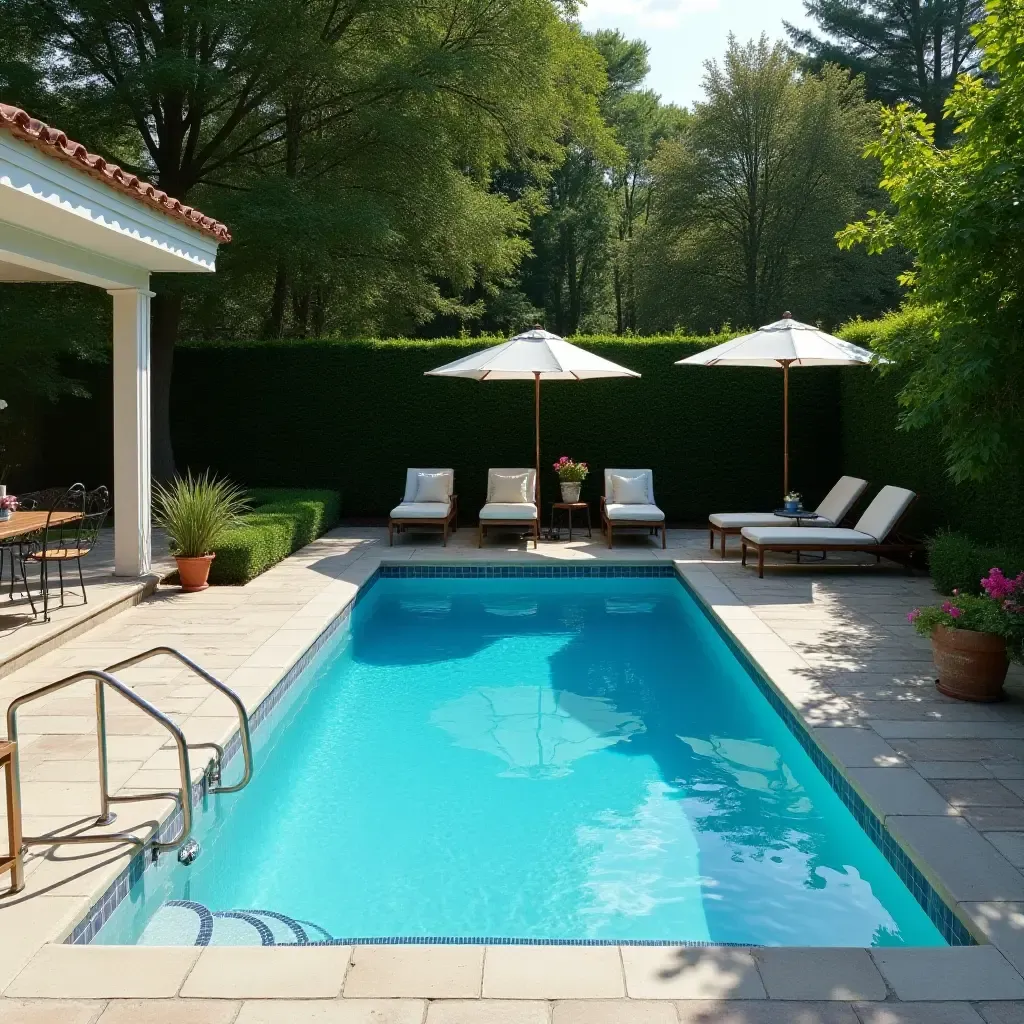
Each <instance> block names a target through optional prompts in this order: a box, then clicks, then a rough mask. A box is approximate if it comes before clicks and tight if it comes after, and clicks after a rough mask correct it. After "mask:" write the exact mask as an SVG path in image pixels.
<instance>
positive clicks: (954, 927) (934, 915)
mask: <svg viewBox="0 0 1024 1024" xmlns="http://www.w3.org/2000/svg"><path fill="white" fill-rule="evenodd" d="M676 575H677V576H678V578H679V582H680V583H681V584H682V585H683V586H684V587H685V588H686V591H687V593H689V594H690V595H691V597H693V599H694V601H696V603H697V606H698V607H699V608H700V609H701V611H702V612H703V613H704V615H705V617H706V618H707V619H708V621H710V622H711V624H712V625H713V626H714V627H715V630H716V631H717V633H718V635H719V636H720V637H721V638H722V639H723V640H724V641H725V642H726V644H727V645H728V646H729V649H730V650H731V651H732V653H733V655H734V656H735V657H736V658H737V659H738V660H739V662H740V664H741V665H743V667H744V668H745V669H746V672H747V674H748V675H749V676H750V678H751V679H752V680H753V681H754V685H755V686H757V688H758V689H759V690H760V691H761V693H762V694H763V695H764V697H765V699H766V700H767V701H768V703H769V704H770V705H771V706H772V710H773V711H774V712H775V713H776V714H777V715H778V716H779V718H781V719H782V721H783V723H784V724H785V725H786V728H787V729H789V731H790V732H791V733H792V734H793V736H794V737H795V738H796V740H797V742H798V743H799V744H800V746H802V747H803V748H804V750H805V751H806V753H807V755H808V756H809V757H810V759H811V760H812V761H813V762H814V766H815V768H817V769H818V771H819V772H821V774H822V775H824V777H825V780H826V782H828V784H829V785H830V786H831V787H832V790H833V791H834V792H835V794H836V795H837V796H838V797H839V799H840V800H842V802H843V803H844V804H845V805H846V808H847V810H848V811H850V813H851V814H852V815H853V817H854V820H855V821H856V822H857V824H858V825H859V826H860V827H861V829H862V830H863V831H864V832H866V833H867V835H868V838H869V839H870V840H871V841H872V842H873V843H874V844H875V846H876V847H877V848H878V849H879V850H880V851H881V853H882V856H884V857H885V859H886V860H887V861H888V862H889V864H890V866H891V867H892V868H893V870H894V871H895V872H896V874H897V875H898V876H899V878H900V881H901V882H903V884H904V885H905V886H906V887H907V888H908V889H909V890H910V893H911V895H912V896H913V897H914V899H916V900H917V902H918V903H919V904H920V905H921V908H922V910H924V912H925V913H926V914H927V915H928V917H929V918H930V919H931V922H932V924H934V925H935V927H936V928H937V929H938V930H939V932H940V934H941V935H942V937H943V938H944V939H945V940H946V942H948V943H949V944H950V945H951V946H976V945H978V941H977V939H976V938H975V937H974V936H973V935H972V934H971V932H970V930H969V929H968V927H967V926H966V925H965V924H964V923H963V921H961V920H960V918H959V917H957V916H956V914H955V913H954V912H953V910H952V908H951V907H950V906H949V904H948V903H946V901H945V900H944V899H943V898H942V897H941V896H940V895H939V893H938V892H937V891H936V890H935V888H934V887H933V886H932V884H931V882H929V881H928V879H927V878H926V877H925V876H924V874H923V873H922V872H921V870H920V868H918V866H917V865H916V864H915V863H914V862H913V860H912V859H911V858H910V856H909V855H908V854H907V852H906V851H905V850H904V849H903V847H902V846H900V844H899V843H898V842H897V841H896V839H895V837H894V836H893V835H892V833H891V832H889V830H888V829H887V828H886V827H885V825H884V824H883V823H882V821H881V819H880V818H879V817H878V816H877V815H876V814H875V812H874V811H872V810H871V808H870V807H868V805H867V804H866V803H865V802H864V800H863V798H862V797H861V796H860V794H859V793H858V792H857V791H856V790H855V789H854V788H853V786H852V785H851V784H850V782H849V780H848V779H847V778H846V776H845V775H843V773H842V771H841V770H840V769H839V768H837V767H836V765H835V764H833V763H832V761H831V760H830V758H829V757H828V755H827V754H826V753H825V752H824V751H823V750H822V749H821V747H819V746H818V744H817V743H816V742H815V740H814V737H813V736H812V735H811V733H810V731H809V730H808V728H807V726H806V725H804V723H803V722H802V721H801V720H800V718H799V717H798V716H797V715H795V714H794V713H793V711H792V710H791V709H790V707H789V705H788V704H787V703H786V701H785V700H784V699H783V697H782V695H781V694H780V693H779V691H778V690H777V689H776V688H775V684H774V683H773V682H772V681H771V679H769V678H768V677H767V676H766V675H765V674H764V672H762V671H761V669H760V667H759V666H758V665H757V663H756V662H755V661H754V660H753V659H752V658H751V657H750V655H749V654H748V653H747V651H746V650H744V648H743V647H742V645H741V644H740V643H739V642H738V641H737V640H736V638H735V637H734V636H733V635H732V633H731V632H730V631H729V629H728V627H726V625H725V623H724V622H722V620H721V619H720V618H719V617H718V616H717V615H716V614H715V612H714V609H713V608H712V607H711V605H710V604H708V602H707V601H705V599H704V598H703V597H701V595H700V593H699V592H698V591H697V590H696V588H695V587H694V586H693V585H692V584H691V583H690V581H689V580H687V579H686V577H685V576H684V575H683V574H682V573H681V572H677V573H676Z"/></svg>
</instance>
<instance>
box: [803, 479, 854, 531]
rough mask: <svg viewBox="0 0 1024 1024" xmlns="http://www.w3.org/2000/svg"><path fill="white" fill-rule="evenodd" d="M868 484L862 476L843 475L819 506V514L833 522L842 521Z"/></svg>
mask: <svg viewBox="0 0 1024 1024" xmlns="http://www.w3.org/2000/svg"><path fill="white" fill-rule="evenodd" d="M867 485H868V482H867V480H861V479H860V477H856V476H841V477H840V478H839V480H838V481H837V483H836V485H835V487H833V488H832V490H831V491H829V492H828V494H826V495H825V498H824V500H823V501H822V503H821V504H820V505H819V506H818V508H817V513H818V515H819V516H824V517H825V518H826V519H830V520H831V521H832V522H833V523H841V522H842V521H843V519H844V518H845V517H846V514H847V513H848V512H849V511H850V509H851V508H853V504H854V502H855V501H856V500H857V499H858V498H859V497H860V496H861V495H862V494H863V493H864V488H865V487H867ZM808 525H810V524H808Z"/></svg>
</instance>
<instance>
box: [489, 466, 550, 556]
mask: <svg viewBox="0 0 1024 1024" xmlns="http://www.w3.org/2000/svg"><path fill="white" fill-rule="evenodd" d="M536 497H537V470H535V469H489V470H488V471H487V504H486V505H484V507H483V508H482V509H480V535H479V538H478V540H477V547H483V543H484V536H485V535H486V533H487V531H488V530H489V529H491V528H492V527H494V528H503V529H506V530H519V531H521V532H525V533H530V534H532V535H533V546H534V547H536V546H537V540H538V538H539V537H540V513H539V511H538V509H537V505H536Z"/></svg>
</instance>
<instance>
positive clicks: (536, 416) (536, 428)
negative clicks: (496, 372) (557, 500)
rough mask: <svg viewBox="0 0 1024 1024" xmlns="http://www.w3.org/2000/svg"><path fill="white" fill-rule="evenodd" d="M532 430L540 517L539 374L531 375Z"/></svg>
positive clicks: (536, 496) (536, 493)
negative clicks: (535, 446) (535, 447)
mask: <svg viewBox="0 0 1024 1024" xmlns="http://www.w3.org/2000/svg"><path fill="white" fill-rule="evenodd" d="M533 420H534V422H533V429H534V437H535V438H536V442H537V450H536V457H537V479H536V480H535V481H534V500H535V501H536V502H537V515H538V516H540V374H539V373H538V372H537V371H536V370H535V371H534V373H533Z"/></svg>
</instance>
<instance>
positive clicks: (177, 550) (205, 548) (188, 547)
mask: <svg viewBox="0 0 1024 1024" xmlns="http://www.w3.org/2000/svg"><path fill="white" fill-rule="evenodd" d="M248 507H249V503H248V501H247V499H246V495H245V491H243V490H242V488H240V487H238V486H237V485H236V484H233V483H232V482H231V481H230V480H228V479H226V478H224V477H216V476H212V475H211V474H210V471H209V470H206V471H205V472H204V473H203V474H202V476H193V475H192V473H191V471H189V472H188V473H187V474H186V475H185V476H184V477H177V478H176V479H175V480H174V481H173V482H171V483H170V484H168V485H167V486H163V485H161V484H155V485H154V487H153V522H154V524H155V525H156V526H159V527H161V528H162V529H164V530H166V531H167V535H168V538H169V539H170V543H171V552H172V554H174V555H175V556H177V557H178V558H200V557H202V556H203V555H208V554H210V553H211V552H212V551H213V549H214V548H215V547H216V545H217V542H218V541H219V540H220V539H221V537H222V536H223V535H224V533H225V532H226V531H227V530H229V529H230V528H231V527H233V526H236V525H237V524H238V522H239V519H240V516H241V515H242V513H244V512H246V511H247V510H248Z"/></svg>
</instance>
